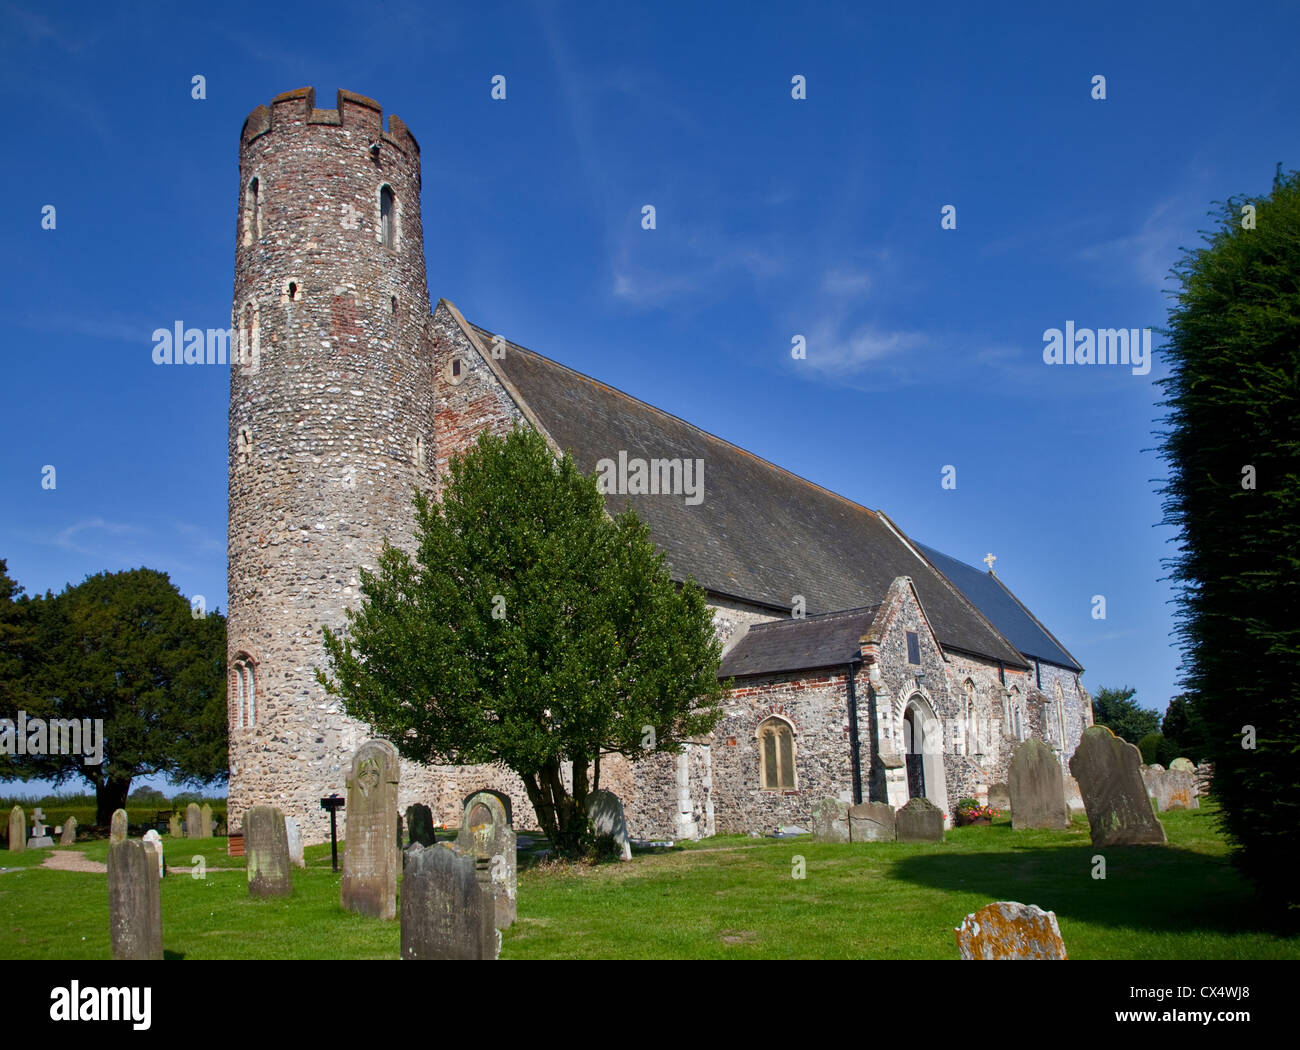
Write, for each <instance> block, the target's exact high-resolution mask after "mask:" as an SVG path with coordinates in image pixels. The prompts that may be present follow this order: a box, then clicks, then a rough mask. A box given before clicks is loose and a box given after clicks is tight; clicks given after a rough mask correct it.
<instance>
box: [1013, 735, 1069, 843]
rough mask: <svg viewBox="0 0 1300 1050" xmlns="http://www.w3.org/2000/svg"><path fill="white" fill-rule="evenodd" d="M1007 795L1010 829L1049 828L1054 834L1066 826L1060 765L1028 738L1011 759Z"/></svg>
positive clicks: (1044, 749)
mask: <svg viewBox="0 0 1300 1050" xmlns="http://www.w3.org/2000/svg"><path fill="white" fill-rule="evenodd" d="M1007 790H1008V791H1009V792H1010V794H1011V827H1012V828H1013V829H1014V830H1021V829H1024V828H1051V829H1054V830H1057V831H1061V830H1064V829H1065V828H1068V827H1069V826H1070V811H1069V809H1068V808H1066V805H1065V780H1064V778H1063V776H1062V774H1061V763H1060V762H1058V761H1057V760H1056V756H1055V755H1054V754H1053V753H1052V749H1051V748H1050V747H1048V746H1047V745H1046V744H1044V743H1043V742H1042V741H1041V740H1036V739H1034V738H1033V737H1030V738H1029V739H1028V740H1026V741H1025V742H1024V743H1022V744H1021V745H1020V746H1019V747H1017V748H1016V751H1015V754H1013V755H1012V756H1011V769H1010V771H1009V772H1008V774H1007Z"/></svg>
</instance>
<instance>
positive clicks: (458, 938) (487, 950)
mask: <svg viewBox="0 0 1300 1050" xmlns="http://www.w3.org/2000/svg"><path fill="white" fill-rule="evenodd" d="M502 812H503V813H504V807H503V809H502ZM495 910H496V909H495V908H494V907H493V905H492V900H491V896H490V892H489V891H488V890H487V889H486V887H484V886H482V885H480V883H479V880H478V877H477V875H476V874H475V860H474V856H473V855H472V854H470V853H466V852H463V851H461V850H460V849H459V848H458V847H456V846H453V845H452V844H451V843H449V842H440V843H438V844H437V845H436V846H429V847H425V846H421V845H418V844H417V845H414V846H412V847H411V848H410V849H408V850H407V851H406V870H405V872H404V873H403V875H402V958H403V959H495V958H496V957H497V932H496V928H495V926H494V925H493V918H492V916H493V914H494V912H495Z"/></svg>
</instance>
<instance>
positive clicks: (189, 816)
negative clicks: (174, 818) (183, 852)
mask: <svg viewBox="0 0 1300 1050" xmlns="http://www.w3.org/2000/svg"><path fill="white" fill-rule="evenodd" d="M185 837H186V838H187V839H200V838H202V837H203V811H202V810H200V809H199V804H198V803H197V802H191V803H190V804H189V805H188V806H186V807H185Z"/></svg>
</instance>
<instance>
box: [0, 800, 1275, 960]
mask: <svg viewBox="0 0 1300 1050" xmlns="http://www.w3.org/2000/svg"><path fill="white" fill-rule="evenodd" d="M1161 820H1162V821H1163V822H1164V824H1165V827H1166V830H1167V831H1168V834H1169V845H1168V846H1165V847H1159V846H1132V847H1112V848H1109V849H1105V850H1098V849H1095V848H1094V847H1093V846H1092V845H1091V843H1090V842H1089V839H1088V833H1087V826H1086V824H1085V823H1083V822H1082V821H1081V820H1078V819H1076V822H1075V825H1074V827H1073V828H1072V829H1071V830H1069V831H1061V832H1052V831H1017V832H1013V831H1012V830H1011V828H1010V825H1009V824H1008V823H1007V822H1006V821H1005V820H1004V821H999V822H997V823H995V824H993V825H992V826H990V827H971V828H961V829H957V830H954V831H950V832H948V836H947V841H946V842H945V843H944V844H942V845H938V844H927V845H920V844H898V843H876V844H869V845H860V846H853V845H848V846H835V845H827V844H819V843H814V842H810V841H808V840H807V839H802V838H801V839H782V840H774V839H752V838H746V837H740V836H722V837H717V838H713V839H708V840H705V841H703V842H698V843H689V844H683V845H682V846H679V847H675V848H673V849H672V850H662V851H656V852H653V853H645V854H638V855H637V856H636V857H635V859H634V860H633V862H632V863H631V864H607V865H602V866H598V867H586V866H581V865H546V864H544V863H543V864H538V863H533V862H531V861H530V860H529V859H527V858H526V857H524V856H522V855H521V869H520V872H519V919H518V921H517V922H516V923H515V925H514V926H513V927H512V928H511V929H510V930H508V931H506V933H505V938H504V944H503V949H502V957H503V958H507V959H509V958H583V959H589V958H879V959H930V958H938V959H956V958H957V948H956V942H955V940H954V938H953V928H954V927H955V926H957V925H958V924H959V923H960V922H961V920H962V917H963V916H964V915H966V914H967V913H968V912H971V911H975V910H976V909H977V908H980V907H982V906H983V905H985V904H987V903H989V902H990V901H994V900H1019V901H1022V902H1024V903H1027V904H1037V905H1039V906H1041V907H1043V908H1047V909H1050V910H1052V911H1055V912H1056V915H1057V918H1058V921H1059V923H1060V927H1061V934H1062V936H1063V937H1064V939H1065V944H1066V948H1067V950H1068V951H1069V953H1070V957H1071V958H1074V959H1282V958H1287V959H1296V958H1300V938H1297V937H1294V936H1292V937H1288V936H1285V935H1283V934H1280V933H1278V932H1276V931H1277V927H1276V923H1275V922H1272V921H1271V920H1270V918H1269V917H1268V916H1266V915H1265V914H1263V913H1261V912H1260V911H1259V909H1258V907H1257V904H1256V900H1255V895H1254V894H1253V893H1252V891H1251V889H1250V887H1249V886H1248V885H1247V884H1246V883H1245V882H1243V881H1242V880H1241V878H1240V877H1239V876H1238V875H1237V874H1236V872H1235V871H1234V870H1233V869H1232V867H1231V866H1230V865H1229V863H1228V861H1227V858H1226V847H1225V845H1224V843H1223V840H1222V838H1221V837H1220V835H1219V834H1218V832H1217V831H1216V830H1215V827H1214V814H1213V811H1212V810H1211V809H1209V808H1207V809H1203V810H1199V811H1192V812H1175V813H1166V814H1162V815H1161ZM164 844H165V847H166V848H167V849H168V863H169V865H188V864H189V863H190V857H191V856H192V855H194V854H196V853H198V854H202V855H203V856H204V857H205V860H206V862H207V864H208V866H209V868H217V867H235V868H240V869H241V870H236V871H229V872H221V871H209V872H208V875H207V877H206V878H205V879H202V880H198V879H193V878H190V877H188V876H185V875H168V876H167V878H166V879H165V880H164V882H163V885H162V905H163V944H164V948H165V950H166V953H167V956H168V957H169V958H186V959H225V958H233V959H253V958H257V959H305V958H312V959H343V958H361V959H370V958H374V959H396V958H397V956H398V944H399V936H400V932H399V928H398V924H397V923H396V922H379V921H374V920H367V919H363V918H360V917H359V916H356V915H352V914H350V913H346V912H344V911H342V910H341V909H340V907H339V903H338V893H339V877H338V876H337V875H335V874H334V873H333V872H331V870H330V860H329V846H328V845H325V846H312V847H308V849H307V858H308V868H307V869H306V870H305V871H299V870H295V872H294V893H293V896H292V897H291V898H288V899H284V900H252V899H250V898H249V897H248V891H247V885H246V882H245V874H244V871H243V870H242V865H243V861H242V858H229V857H226V856H225V852H224V848H225V840H224V839H216V840H176V841H171V840H168V839H167V838H166V837H164ZM78 848H79V849H81V850H82V851H83V852H85V853H86V855H87V856H89V857H90V858H92V859H95V860H103V859H104V857H105V856H106V854H107V848H108V847H107V843H106V842H92V843H87V844H83V845H81V846H79V847H78ZM46 852H47V851H43V850H42V851H28V852H27V853H23V854H18V855H16V856H15V855H10V854H4V853H0V865H3V866H7V867H16V868H18V869H19V870H16V871H10V872H6V873H4V874H0V908H2V909H3V914H4V915H5V917H6V921H5V922H4V923H3V924H2V925H0V957H3V958H11V959H12V958H22V959H70V958H107V957H108V954H109V944H108V902H107V890H106V887H105V879H104V876H103V875H88V874H79V873H71V872H57V871H49V870H44V869H39V868H36V867H34V865H38V864H39V863H40V861H41V859H43V857H44V855H45V854H46ZM1099 854H1100V855H1103V856H1104V857H1105V858H1106V866H1107V872H1106V875H1107V877H1106V879H1105V880H1099V879H1094V878H1093V877H1092V871H1093V860H1092V858H1093V857H1094V856H1096V855H1099ZM797 856H801V857H803V858H804V864H805V877H804V878H803V879H795V878H793V877H792V870H793V867H794V863H793V862H794V858H795V857H797ZM399 893H400V886H399Z"/></svg>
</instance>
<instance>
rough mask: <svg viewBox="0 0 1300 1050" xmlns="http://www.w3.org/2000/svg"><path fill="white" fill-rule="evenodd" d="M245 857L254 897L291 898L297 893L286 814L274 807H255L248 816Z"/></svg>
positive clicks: (246, 814) (249, 889)
mask: <svg viewBox="0 0 1300 1050" xmlns="http://www.w3.org/2000/svg"><path fill="white" fill-rule="evenodd" d="M244 856H245V857H246V858H247V864H248V895H249V896H250V897H288V896H290V895H291V894H292V893H293V875H292V874H291V873H290V871H289V839H288V837H287V836H286V834H285V829H284V814H283V813H281V812H280V811H279V810H278V809H276V808H275V807H274V806H253V807H252V808H251V809H249V810H247V811H246V812H245V813H244Z"/></svg>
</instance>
